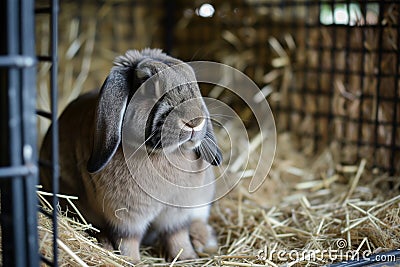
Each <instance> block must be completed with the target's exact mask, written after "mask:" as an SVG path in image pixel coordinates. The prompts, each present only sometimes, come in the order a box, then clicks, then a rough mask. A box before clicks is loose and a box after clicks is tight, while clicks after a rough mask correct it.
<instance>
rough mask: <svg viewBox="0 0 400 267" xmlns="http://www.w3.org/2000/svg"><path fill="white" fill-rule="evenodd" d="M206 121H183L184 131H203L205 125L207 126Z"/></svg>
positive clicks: (197, 119)
mask: <svg viewBox="0 0 400 267" xmlns="http://www.w3.org/2000/svg"><path fill="white" fill-rule="evenodd" d="M205 121H206V120H205V119H204V118H201V117H199V118H194V119H192V120H190V121H184V120H182V123H183V126H182V130H185V131H189V132H191V131H200V130H202V129H203V127H204V124H205Z"/></svg>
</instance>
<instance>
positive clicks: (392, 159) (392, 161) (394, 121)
mask: <svg viewBox="0 0 400 267" xmlns="http://www.w3.org/2000/svg"><path fill="white" fill-rule="evenodd" d="M395 23H396V25H397V49H398V50H399V49H400V25H399V24H400V4H397V22H395ZM399 71H400V52H399V51H398V52H397V54H396V71H395V79H394V82H395V84H394V103H393V105H394V108H393V118H392V140H391V141H392V142H391V144H390V146H391V153H390V169H389V174H390V175H395V173H396V171H400V170H396V150H397V148H396V135H397V129H398V127H400V126H399V125H398V124H397V105H398V104H399V82H400V77H399V76H400V74H399Z"/></svg>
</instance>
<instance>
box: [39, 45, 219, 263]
mask: <svg viewBox="0 0 400 267" xmlns="http://www.w3.org/2000/svg"><path fill="white" fill-rule="evenodd" d="M171 68H173V69H172V70H171V71H167V70H168V69H171ZM160 73H164V74H166V75H164V76H163V75H160V76H159V77H157V79H155V81H154V82H153V83H151V84H152V85H150V86H142V85H145V82H146V81H148V80H149V79H150V78H151V77H152V76H156V75H158V74H160ZM193 81H195V74H194V71H193V69H192V68H191V67H190V66H189V65H188V64H186V63H184V62H182V61H181V60H178V59H175V58H173V57H171V56H168V55H167V54H165V53H163V52H162V51H161V50H159V49H149V48H147V49H144V50H142V51H138V50H128V51H127V52H126V53H125V55H121V56H118V57H117V58H116V59H115V60H114V66H113V67H112V68H111V71H110V73H109V75H108V77H107V78H106V80H105V81H104V83H103V85H102V87H101V89H100V91H92V92H89V93H86V94H83V95H81V96H80V97H78V98H77V99H76V100H74V101H73V102H71V103H70V104H69V105H68V106H67V107H66V109H65V110H64V111H63V112H62V114H61V116H60V118H59V120H58V123H59V151H60V155H59V164H60V193H63V194H67V195H76V196H78V200H77V203H76V206H77V207H78V209H79V211H80V212H81V213H82V215H83V216H84V217H85V219H86V220H87V221H88V222H89V223H91V224H92V225H94V226H95V227H96V228H98V229H100V231H101V235H100V236H99V239H100V240H101V242H102V243H103V244H104V245H105V246H106V247H110V246H111V247H112V248H114V249H117V250H119V251H120V253H121V254H123V255H126V256H129V257H131V258H132V261H133V262H138V261H140V253H139V247H140V244H141V243H142V241H143V240H154V237H159V238H160V239H161V240H162V241H163V244H165V249H166V251H167V255H168V256H167V257H168V258H169V259H173V258H174V257H176V256H177V255H178V254H179V253H180V256H179V259H181V260H183V259H194V258H197V257H198V255H197V252H201V251H203V250H206V249H212V248H213V247H214V248H215V246H216V244H217V243H216V236H215V232H214V230H213V229H212V227H211V226H210V225H209V224H208V218H209V214H210V204H209V203H211V201H212V200H213V196H214V190H215V188H214V186H213V180H214V178H215V177H214V173H213V170H212V166H216V165H219V164H221V162H222V152H221V150H220V148H219V147H218V145H217V142H216V137H215V134H214V131H213V127H212V124H211V119H210V116H209V112H208V109H207V107H206V105H205V102H204V99H203V98H202V96H201V93H200V89H199V86H198V84H197V83H196V82H193ZM168 86H169V87H171V88H172V89H170V90H169V89H167V87H168ZM133 98H134V100H132V99H133ZM131 100H132V101H134V102H135V103H134V105H130V104H128V103H129V102H130V101H131ZM128 107H131V108H128ZM147 115H148V116H147ZM146 117H148V118H147V120H146ZM142 132H143V133H142ZM122 133H123V134H122ZM123 135H124V136H127V137H129V138H128V139H129V142H128V143H130V144H129V145H131V146H132V147H133V148H134V150H135V153H133V154H132V155H130V156H129V159H126V157H125V155H124V147H123V143H122V136H123ZM50 137H51V130H49V131H48V132H47V134H46V136H45V138H44V141H43V144H42V147H41V152H40V157H41V159H42V160H49V159H50V157H51V152H50V151H51V143H50V141H51V140H50V139H51V138H50ZM141 139H142V140H144V142H142V143H141V144H140V142H139V141H138V140H141ZM135 142H137V143H135ZM143 158H147V159H148V160H143ZM176 164H178V165H179V166H178V167H177V165H176ZM132 170H133V172H134V173H133V174H132ZM160 175H161V176H162V177H163V179H160V178H159V176H160ZM133 176H134V178H133ZM50 177H51V176H50V170H49V169H47V168H42V169H41V183H42V185H43V187H44V189H45V190H51V179H50ZM163 181H164V182H163ZM168 183H169V184H170V183H173V184H177V185H178V186H176V187H174V188H173V189H171V190H170V189H168V190H166V187H165V185H166V184H168ZM204 185H209V186H208V187H207V190H198V191H196V190H195V191H193V192H192V191H190V190H186V191H182V190H181V188H182V187H198V188H201V187H202V186H204ZM143 187H146V189H147V191H146V190H144V189H143ZM148 190H150V191H151V192H150V193H151V194H149V192H148ZM154 195H156V197H154ZM157 196H162V198H163V200H159V199H157ZM171 203H172V204H171ZM173 203H175V204H176V203H178V204H179V203H180V204H179V205H178V204H177V205H175V204H173ZM201 204H205V205H201ZM193 206H195V207H193ZM151 242H153V241H151ZM181 249H183V250H182V251H181Z"/></svg>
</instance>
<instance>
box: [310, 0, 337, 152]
mask: <svg viewBox="0 0 400 267" xmlns="http://www.w3.org/2000/svg"><path fill="white" fill-rule="evenodd" d="M320 17H321V4H319V5H318V23H316V25H317V26H319V25H320V23H319V19H320ZM318 38H319V40H318V63H317V64H318V66H317V70H316V73H317V88H316V89H315V92H314V93H313V96H314V97H315V100H314V101H315V113H314V114H312V115H313V119H314V134H313V144H314V147H313V152H314V153H317V151H318V145H319V144H318V140H320V138H319V136H320V135H321V132H322V131H321V129H320V127H321V125H320V124H319V122H320V120H321V118H322V116H320V115H321V107H320V104H319V102H320V97H321V98H322V97H323V96H322V89H321V76H322V69H323V56H322V55H323V53H324V49H325V48H324V45H323V36H322V30H319V31H318ZM334 45H335V44H334V43H332V46H334Z"/></svg>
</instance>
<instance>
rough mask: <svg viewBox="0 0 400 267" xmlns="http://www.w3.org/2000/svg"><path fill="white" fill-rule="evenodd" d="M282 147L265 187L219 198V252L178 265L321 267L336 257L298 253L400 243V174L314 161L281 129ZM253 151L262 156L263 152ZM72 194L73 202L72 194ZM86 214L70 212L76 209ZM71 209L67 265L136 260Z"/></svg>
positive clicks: (44, 240) (156, 256)
mask: <svg viewBox="0 0 400 267" xmlns="http://www.w3.org/2000/svg"><path fill="white" fill-rule="evenodd" d="M277 147H278V150H277V154H276V158H275V162H274V164H273V167H272V169H271V171H270V173H269V177H268V178H267V180H266V181H265V183H264V184H263V186H262V187H261V188H260V189H259V191H257V192H256V193H254V194H249V193H248V191H247V185H248V181H247V180H246V179H245V180H243V181H242V182H241V184H240V185H239V186H238V187H237V188H236V189H235V190H234V191H232V192H231V193H229V194H228V195H227V196H225V197H224V198H223V199H222V200H220V201H218V202H216V203H214V204H213V209H212V215H211V218H210V222H211V224H212V225H213V227H214V228H215V230H216V233H217V236H218V244H219V248H218V251H216V252H215V253H214V254H212V255H207V254H200V258H199V259H196V260H192V261H184V262H180V261H176V262H174V263H173V264H172V265H175V266H221V265H222V266H260V265H264V264H267V266H268V264H269V266H276V265H279V264H282V263H290V264H294V263H296V266H306V265H310V264H311V262H314V263H316V264H317V265H321V264H322V263H329V262H330V261H331V259H332V257H331V258H329V257H328V254H327V253H325V254H322V256H321V255H320V256H319V257H314V258H309V259H307V258H305V259H302V258H301V257H298V258H296V259H295V255H297V254H295V253H299V255H302V254H301V253H304V252H308V251H317V250H319V251H322V250H326V251H329V250H330V249H331V250H334V249H336V250H337V249H338V244H340V246H341V247H339V248H340V249H342V251H343V252H345V251H348V250H351V251H354V250H358V251H359V252H360V255H361V253H362V252H364V251H371V252H381V251H385V250H390V249H396V248H398V247H399V246H400V228H399V225H400V196H399V194H398V191H397V188H398V187H399V186H400V180H399V179H398V177H388V176H385V175H374V174H372V173H371V172H369V171H367V170H366V166H367V165H368V163H367V162H366V161H365V160H362V161H361V162H359V164H358V165H354V166H350V165H347V166H343V165H337V164H336V163H335V162H334V161H333V157H334V156H333V155H332V153H331V152H330V150H329V149H326V150H325V151H323V152H322V153H321V154H320V155H319V156H317V157H315V158H312V159H306V158H305V157H304V156H303V155H302V154H301V153H299V152H298V151H297V150H296V149H294V148H293V145H292V139H291V137H290V135H289V134H281V135H279V141H278V146H277ZM253 156H254V157H257V154H256V153H254V155H253ZM251 167H252V166H249V168H251ZM39 195H41V193H39ZM67 198H70V201H71V202H72V203H73V201H74V199H73V198H72V197H67ZM43 205H44V206H45V207H48V205H46V204H45V203H43ZM78 212H79V211H77V210H75V211H73V210H72V211H68V213H69V214H74V213H75V214H76V213H78ZM62 213H63V214H64V215H65V213H64V212H62ZM64 215H61V216H60V217H59V221H58V223H59V242H58V245H59V252H60V263H61V265H62V266H70V265H72V266H80V265H83V266H84V264H87V265H89V266H104V265H109V266H130V265H131V264H130V263H129V259H128V258H126V257H122V256H120V255H118V254H115V253H113V252H111V251H108V250H105V249H103V248H101V245H99V244H98V243H97V241H96V240H95V239H94V238H93V237H91V236H89V235H88V234H87V232H85V231H86V230H88V229H91V226H90V225H89V224H82V223H81V222H78V221H77V220H72V219H70V218H68V217H66V216H64ZM75 216H76V217H79V216H78V215H75ZM39 222H40V223H39V225H40V226H39V231H40V251H41V252H42V253H43V254H44V255H46V256H50V255H51V254H52V250H51V248H52V246H51V244H52V243H51V242H52V239H51V237H52V235H51V231H52V230H51V222H50V221H49V219H47V218H46V217H45V216H43V215H40V220H39ZM338 242H342V243H338ZM343 242H344V243H343ZM343 244H344V245H343ZM342 246H343V247H342ZM272 249H274V250H275V251H280V250H282V251H286V252H287V253H292V254H290V255H292V258H289V256H287V258H284V259H282V258H281V259H279V258H278V255H277V254H276V253H275V254H274V253H272V254H271V256H270V257H269V258H268V256H269V255H267V257H266V258H265V257H262V256H263V255H264V254H262V253H261V254H260V250H264V251H266V250H267V251H272ZM141 252H142V261H143V262H142V264H144V265H147V264H149V265H152V266H171V263H169V262H165V261H164V254H163V253H164V252H163V250H162V248H161V247H160V246H156V247H154V248H150V247H143V248H142V250H141ZM288 255H289V254H288ZM293 255H294V256H293ZM304 255H307V254H304ZM324 255H325V256H324ZM341 255H342V256H341ZM260 256H261V257H260ZM264 256H265V255H264ZM282 260H283V261H282ZM341 260H346V258H345V254H344V253H342V254H340V253H339V254H338V255H337V257H336V261H341ZM296 261H298V262H296Z"/></svg>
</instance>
